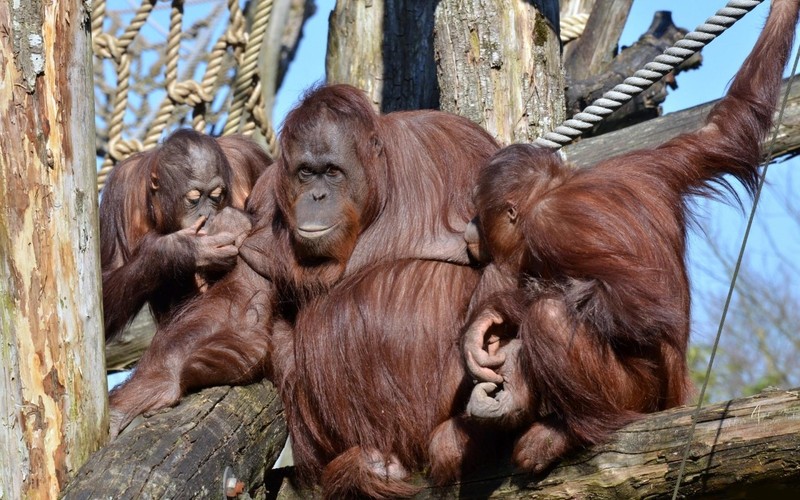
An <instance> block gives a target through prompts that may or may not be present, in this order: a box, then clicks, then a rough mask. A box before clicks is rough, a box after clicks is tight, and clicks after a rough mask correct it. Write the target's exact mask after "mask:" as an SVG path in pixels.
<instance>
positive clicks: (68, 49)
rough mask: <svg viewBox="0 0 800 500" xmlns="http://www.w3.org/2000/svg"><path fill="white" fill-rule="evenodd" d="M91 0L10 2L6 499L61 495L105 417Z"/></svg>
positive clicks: (2, 84) (0, 25)
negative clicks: (87, 0)
mask: <svg viewBox="0 0 800 500" xmlns="http://www.w3.org/2000/svg"><path fill="white" fill-rule="evenodd" d="M89 5H90V2H86V1H85V0H63V1H59V2H45V1H42V0H29V1H25V2H20V1H14V2H0V34H2V35H1V36H0V498H56V497H57V496H58V493H59V491H60V490H61V488H62V487H63V486H64V484H65V483H66V481H67V479H68V478H69V476H70V475H72V474H73V473H74V472H75V471H76V470H77V469H78V468H79V467H80V466H81V465H82V464H83V463H84V462H85V461H86V459H87V458H88V457H89V454H90V453H91V452H92V451H94V450H96V449H97V448H98V447H99V446H100V444H101V443H102V442H103V441H104V440H105V436H106V432H107V428H108V426H107V415H106V382H105V369H104V366H105V361H104V359H103V334H102V327H103V318H102V315H101V310H102V305H101V302H100V300H101V299H100V259H99V253H100V252H99V244H98V222H97V185H96V178H97V174H96V168H95V156H94V151H95V144H94V140H95V134H94V99H93V91H92V59H91V45H90V31H89V12H88V9H89Z"/></svg>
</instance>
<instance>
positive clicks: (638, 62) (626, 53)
mask: <svg viewBox="0 0 800 500" xmlns="http://www.w3.org/2000/svg"><path fill="white" fill-rule="evenodd" d="M599 5H600V4H598V6H599ZM596 10H597V9H595V11H596ZM595 15H596V14H595V13H594V12H593V16H592V18H590V19H589V24H590V25H592V24H593V20H594V19H595V18H594V16H595ZM603 19H604V18H603ZM603 22H611V21H610V20H607V21H603ZM685 34H686V30H685V29H683V28H678V27H676V26H675V25H674V24H673V22H672V16H671V14H670V13H669V12H665V11H660V12H656V14H655V16H654V17H653V22H652V24H651V25H650V27H649V28H648V30H647V32H645V33H644V34H643V35H642V36H641V37H640V38H639V40H637V41H636V43H634V44H633V45H632V46H630V47H627V48H625V49H624V50H622V51H621V52H620V53H619V55H617V56H616V57H615V58H614V59H613V61H610V62H608V63H607V64H606V65H605V67H600V66H599V65H598V66H597V67H595V68H593V69H592V70H591V71H590V72H580V71H578V68H580V67H581V66H584V65H590V64H592V65H594V64H598V63H600V62H603V61H599V60H598V61H590V60H588V59H587V58H586V57H584V56H583V55H582V54H581V53H578V52H576V53H573V60H571V61H570V62H569V63H568V67H569V68H571V70H572V71H571V72H567V77H568V84H567V85H568V86H567V115H569V116H572V115H574V114H576V113H578V112H579V111H581V110H582V109H583V108H585V107H586V106H588V105H589V104H591V103H592V101H594V100H595V99H598V98H599V97H601V96H602V95H603V94H604V93H605V92H607V91H609V90H611V88H613V87H614V86H615V85H617V84H618V83H621V82H622V81H623V80H624V79H625V78H627V77H629V76H630V75H632V74H633V73H635V72H636V71H637V70H639V69H641V68H643V67H644V65H645V64H647V63H648V62H650V61H652V60H653V59H654V58H655V57H656V56H658V55H660V54H661V53H663V52H664V50H666V49H667V48H669V47H670V46H672V45H673V44H674V43H675V42H676V41H678V40H680V39H681V38H683V36H684V35H685ZM586 36H587V33H584V36H583V37H581V40H580V41H579V42H576V43H585V39H584V37H586ZM617 37H619V35H617ZM701 60H702V58H701V56H700V54H695V55H693V56H691V57H689V58H688V59H687V60H686V61H684V62H683V63H682V64H681V65H679V66H678V67H677V68H676V69H675V71H673V72H672V73H670V74H668V75H666V76H665V77H664V78H662V79H661V80H660V81H658V82H656V83H655V84H654V85H652V86H651V87H650V88H649V89H647V90H645V91H644V92H642V93H641V94H639V95H638V96H636V97H635V98H633V99H631V100H630V101H628V102H627V103H625V104H624V105H623V106H622V107H621V108H620V109H619V110H617V112H616V113H614V114H613V115H611V116H609V117H608V118H607V119H606V120H604V121H603V123H601V124H600V126H599V127H598V128H597V129H596V130H595V134H599V133H603V132H605V131H608V130H615V129H617V128H621V127H625V126H629V125H632V124H634V123H639V122H642V121H645V120H649V119H651V118H655V117H657V116H660V115H661V103H662V102H664V100H665V99H666V97H667V87H669V86H673V85H674V83H675V75H676V74H678V73H680V72H681V71H684V70H687V69H691V68H695V67H697V66H699V65H700V61H701ZM576 71H577V72H576Z"/></svg>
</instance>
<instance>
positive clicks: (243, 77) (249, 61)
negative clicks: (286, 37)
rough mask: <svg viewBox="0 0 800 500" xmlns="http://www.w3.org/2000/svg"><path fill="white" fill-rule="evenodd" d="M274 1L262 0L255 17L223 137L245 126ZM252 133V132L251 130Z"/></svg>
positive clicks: (234, 88)
mask: <svg viewBox="0 0 800 500" xmlns="http://www.w3.org/2000/svg"><path fill="white" fill-rule="evenodd" d="M272 5H273V0H261V1H259V2H258V8H257V9H256V12H255V13H254V16H253V26H252V28H251V31H250V40H248V42H247V48H246V49H245V52H244V57H243V60H242V62H241V65H240V67H239V72H238V73H237V75H236V81H234V83H233V102H232V103H231V106H230V111H229V114H228V121H227V123H225V128H224V129H223V131H222V133H223V135H228V134H232V133H235V132H238V131H240V128H242V125H243V122H244V120H243V116H244V111H245V110H246V105H247V101H248V98H249V97H250V93H251V92H250V91H249V90H250V87H251V86H252V85H253V84H254V82H256V81H257V80H258V59H259V54H260V53H261V48H262V47H261V46H262V44H263V41H264V36H265V35H266V32H267V26H268V25H269V20H270V18H271V17H272ZM251 132H252V130H251Z"/></svg>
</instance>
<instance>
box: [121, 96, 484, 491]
mask: <svg viewBox="0 0 800 500" xmlns="http://www.w3.org/2000/svg"><path fill="white" fill-rule="evenodd" d="M280 143H281V152H282V153H281V158H280V159H279V160H278V163H277V164H276V166H275V168H274V169H270V170H269V171H268V172H266V173H265V174H264V175H263V176H262V177H261V178H260V179H259V181H258V183H257V184H256V186H255V188H254V189H253V192H252V194H251V196H250V199H249V200H248V204H247V211H248V212H249V214H250V215H251V216H252V217H253V219H254V220H255V221H256V222H255V223H254V227H253V230H252V231H251V233H250V235H249V236H248V237H247V238H246V239H245V241H244V242H243V244H242V246H241V247H240V249H239V261H238V263H237V265H236V267H235V269H234V270H233V271H232V272H231V273H229V274H228V275H226V276H225V277H224V278H222V279H221V280H220V281H219V282H217V283H215V284H213V285H212V286H210V287H209V289H208V291H207V292H206V293H204V294H203V295H202V296H200V297H198V298H197V299H195V300H193V301H192V302H191V303H190V304H189V305H188V306H187V307H186V308H185V309H184V310H182V312H181V313H180V314H179V315H178V316H177V317H176V318H175V319H174V320H173V321H171V322H170V323H169V324H167V325H165V326H164V327H162V328H160V329H159V331H158V332H157V333H156V336H155V338H154V340H153V343H152V345H151V347H150V349H149V350H148V351H147V352H146V353H145V355H144V357H143V358H142V360H141V361H140V363H139V365H138V367H137V369H136V371H135V372H134V374H133V376H132V378H131V379H130V380H129V381H128V382H127V383H126V384H125V385H123V386H122V387H121V388H119V389H117V390H115V391H114V392H113V393H112V394H111V409H112V429H111V432H112V434H115V433H116V432H117V431H118V430H119V429H121V428H123V427H124V426H125V425H127V423H128V422H129V421H130V419H131V418H133V417H134V416H136V415H138V414H139V413H141V412H143V411H146V410H150V409H154V408H161V407H164V406H168V405H172V404H174V403H175V402H177V401H178V399H179V398H180V397H181V395H183V394H185V393H186V392H187V391H189V390H192V389H195V388H198V387H204V386H208V385H214V384H232V383H245V382H248V381H251V380H254V379H257V378H260V377H263V376H264V375H265V374H266V375H267V376H269V377H271V378H272V379H273V380H275V381H276V382H277V383H278V385H279V386H280V388H281V393H282V395H283V396H284V397H283V400H284V405H285V408H286V413H287V421H288V424H289V428H290V432H291V433H292V436H293V439H294V442H295V447H294V458H295V461H296V462H297V464H298V467H299V469H300V470H301V471H302V473H303V474H304V475H305V476H306V477H307V478H310V479H311V480H317V479H320V478H322V479H323V480H324V481H325V490H326V492H327V494H328V495H330V496H334V497H335V496H338V495H343V494H347V493H353V492H358V493H360V494H367V495H370V496H387V495H394V494H400V493H404V492H409V491H411V490H410V489H409V487H408V486H407V485H406V484H405V482H404V479H405V476H406V474H407V472H408V471H410V470H413V469H417V468H420V467H422V466H423V465H424V463H425V462H426V461H427V448H428V437H429V434H430V432H431V431H432V430H433V428H434V427H435V426H436V425H437V424H439V423H440V422H442V421H444V420H445V419H447V418H448V417H449V416H450V415H451V414H452V412H453V408H454V407H458V408H463V407H464V405H465V404H466V399H467V397H468V396H469V391H470V388H471V387H470V384H469V381H468V380H467V379H465V376H466V371H465V370H464V368H463V364H462V361H461V357H460V354H459V351H458V349H459V342H458V336H459V331H460V328H461V327H462V326H463V325H464V322H465V320H466V312H467V306H468V304H469V300H470V296H471V293H472V290H473V288H474V287H475V285H476V284H477V282H478V278H479V271H478V270H477V269H475V268H472V267H470V266H469V265H468V264H469V258H468V255H467V251H466V243H465V241H464V239H463V231H464V229H465V228H466V224H467V222H468V221H469V219H470V217H471V215H472V213H473V212H474V206H473V205H472V190H473V187H474V185H475V183H476V182H477V173H478V169H479V167H480V165H482V164H483V163H484V162H485V161H486V160H487V159H488V158H489V156H490V155H491V154H492V153H494V152H495V151H496V150H497V149H498V146H497V144H496V143H495V141H494V140H493V139H492V138H491V137H490V136H489V135H488V134H487V133H486V132H485V131H484V130H483V129H481V128H480V127H478V126H476V125H474V124H473V123H471V122H470V121H469V120H467V119H465V118H461V117H458V116H454V115H450V114H446V113H442V112H434V111H418V112H402V113H391V114H388V115H383V116H379V115H377V114H376V113H375V112H374V111H373V109H372V108H371V105H370V103H369V101H368V100H367V99H366V98H365V96H364V95H363V93H362V92H361V91H359V90H356V89H354V88H352V87H349V86H344V85H333V86H327V87H322V88H319V89H316V90H314V91H313V92H311V93H310V94H309V95H307V96H306V97H305V99H304V100H303V102H302V103H301V104H300V105H299V106H298V107H297V108H296V109H295V110H293V111H292V112H291V113H290V114H289V116H288V117H287V119H286V122H285V124H284V127H283V129H282V131H281V136H280ZM459 388H461V390H460V392H459ZM356 470H357V471H361V472H362V473H361V474H356V472H355V471H356Z"/></svg>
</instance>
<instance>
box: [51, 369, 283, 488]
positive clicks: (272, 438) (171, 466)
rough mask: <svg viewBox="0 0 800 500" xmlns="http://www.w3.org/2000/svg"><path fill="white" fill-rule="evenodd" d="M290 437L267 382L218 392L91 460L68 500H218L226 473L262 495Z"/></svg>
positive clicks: (150, 420) (144, 425)
mask: <svg viewBox="0 0 800 500" xmlns="http://www.w3.org/2000/svg"><path fill="white" fill-rule="evenodd" d="M134 425H136V421H134ZM286 435H287V432H286V424H285V422H284V421H283V408H282V406H281V402H280V398H279V397H278V394H277V392H276V391H275V389H274V388H273V387H272V384H270V383H269V382H262V383H258V384H253V385H250V386H247V387H212V388H210V389H206V390H204V391H202V392H200V393H199V394H195V395H192V396H189V397H187V398H185V399H184V400H183V401H182V402H181V404H180V405H178V406H177V407H176V408H172V409H168V410H164V411H160V412H157V413H155V414H153V415H151V416H149V417H145V418H143V419H142V420H141V422H140V423H139V425H138V426H136V427H134V428H133V429H131V430H129V431H126V432H124V433H122V434H121V435H120V436H119V437H118V438H117V439H116V440H114V441H113V442H111V443H110V444H109V445H108V446H106V447H105V448H103V449H102V450H100V451H99V452H97V453H95V454H94V455H92V458H91V459H90V460H89V461H88V462H87V463H86V465H84V466H83V468H81V470H80V471H79V472H78V474H77V475H76V477H75V479H74V480H73V481H72V482H71V483H70V484H69V486H68V487H67V488H66V490H65V491H64V498H65V499H73V498H74V499H78V498H81V499H82V498H114V499H127V498H164V497H166V498H220V496H221V493H222V478H223V474H224V473H225V468H226V467H230V468H231V472H232V475H233V476H234V477H235V478H236V480H237V481H240V482H242V483H243V488H244V489H243V491H247V492H248V493H249V494H251V495H253V496H256V495H257V494H258V492H259V491H262V492H263V490H264V489H265V488H266V486H265V485H264V473H265V471H266V470H268V469H270V468H271V467H272V465H273V464H274V463H275V460H276V458H277V457H278V453H280V451H281V449H282V448H283V444H284V442H285V441H286Z"/></svg>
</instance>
